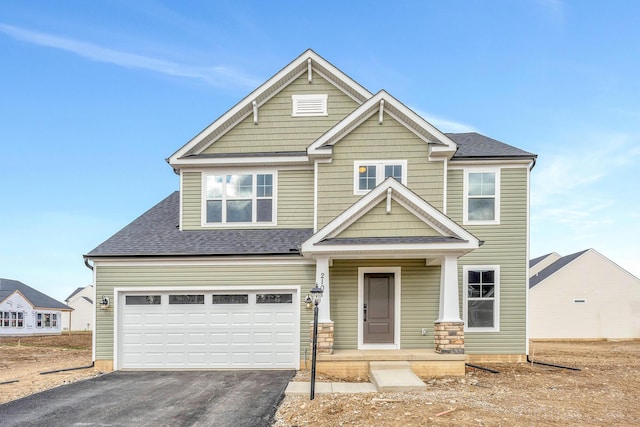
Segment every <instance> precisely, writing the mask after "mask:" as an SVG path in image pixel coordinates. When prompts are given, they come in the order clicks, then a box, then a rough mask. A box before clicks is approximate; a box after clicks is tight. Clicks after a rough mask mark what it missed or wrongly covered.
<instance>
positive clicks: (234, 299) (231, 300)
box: [212, 294, 249, 304]
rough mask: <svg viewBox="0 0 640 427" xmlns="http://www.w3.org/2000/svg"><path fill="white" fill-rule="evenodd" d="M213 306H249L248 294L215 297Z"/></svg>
mask: <svg viewBox="0 0 640 427" xmlns="http://www.w3.org/2000/svg"><path fill="white" fill-rule="evenodd" d="M212 302H213V304H249V295H248V294H240V295H236V294H224V295H216V294H214V295H213V301H212Z"/></svg>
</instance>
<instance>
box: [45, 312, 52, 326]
mask: <svg viewBox="0 0 640 427" xmlns="http://www.w3.org/2000/svg"><path fill="white" fill-rule="evenodd" d="M44 327H45V328H50V327H51V313H45V314H44Z"/></svg>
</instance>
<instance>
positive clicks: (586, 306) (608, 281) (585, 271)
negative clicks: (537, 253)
mask: <svg viewBox="0 0 640 427" xmlns="http://www.w3.org/2000/svg"><path fill="white" fill-rule="evenodd" d="M550 260H551V262H549V261H550ZM540 263H543V264H545V265H546V267H544V268H542V269H539V270H538V269H535V267H536V266H537V265H538V264H540ZM530 271H531V278H530V279H529V335H530V337H531V338H541V339H545V338H546V339H596V338H598V339H599V338H608V339H620V338H640V279H638V278H637V277H635V276H634V275H632V274H631V273H629V272H628V271H626V270H624V269H623V268H621V267H620V266H618V265H617V264H615V263H614V262H613V261H611V260H610V259H609V258H607V257H605V256H604V255H602V254H600V253H599V252H598V251H596V250H595V249H587V250H583V251H580V252H576V253H574V254H571V255H567V256H563V257H562V256H559V255H558V254H556V253H555V252H554V253H553V254H549V255H545V256H543V257H538V258H535V259H533V260H531V270H530Z"/></svg>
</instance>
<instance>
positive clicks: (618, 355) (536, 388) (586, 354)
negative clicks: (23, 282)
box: [0, 334, 640, 427]
mask: <svg viewBox="0 0 640 427" xmlns="http://www.w3.org/2000/svg"><path fill="white" fill-rule="evenodd" d="M531 353H532V356H533V359H534V360H537V361H543V362H548V363H555V364H560V365H564V366H571V367H576V368H580V369H581V370H580V371H570V370H565V369H558V368H552V367H548V366H540V365H530V364H518V365H512V364H511V365H498V364H493V365H489V364H484V365H482V366H485V367H489V368H493V369H496V370H498V371H500V373H499V374H492V373H489V372H486V371H480V370H476V369H471V368H468V369H467V374H466V376H465V377H464V378H440V379H435V380H434V379H429V378H425V379H424V380H425V382H426V383H427V386H428V389H427V391H425V392H411V393H382V394H378V393H372V394H353V395H336V394H332V395H323V394H316V398H315V400H313V401H309V397H308V396H287V397H285V399H284V400H283V402H282V404H281V405H280V408H279V410H278V412H277V414H276V422H275V426H278V427H282V426H287V427H291V426H300V427H301V426H414V425H441V426H459V425H465V426H484V425H487V426H501V425H502V426H512V425H536V426H538V425H547V426H553V425H557V426H561V425H562V426H565V425H581V426H590V425H592V426H596V425H599V426H602V425H615V426H632V425H634V426H635V425H640V405H638V403H637V396H639V395H640V361H639V360H638V357H639V356H640V340H636V341H619V342H613V341H611V342H607V341H594V342H534V343H532V345H531ZM90 364H91V335H90V334H73V335H62V336H56V337H29V338H20V339H18V338H0V404H2V403H5V402H8V401H10V400H13V399H18V398H20V397H23V396H26V395H29V394H32V393H36V392H39V391H42V390H46V389H49V388H53V387H57V386H59V385H62V384H67V383H70V382H73V381H77V380H80V379H84V378H88V377H91V376H95V375H99V373H98V372H96V371H94V370H93V369H81V370H73V371H63V372H58V373H52V374H46V375H41V374H40V373H41V372H45V371H52V370H57V369H65V368H75V367H82V366H87V365H90ZM298 379H300V380H305V379H306V380H308V373H307V372H301V373H300V374H298ZM319 380H325V381H326V380H331V379H330V378H324V377H321V376H319ZM13 381H17V382H13ZM3 383H4V384H3Z"/></svg>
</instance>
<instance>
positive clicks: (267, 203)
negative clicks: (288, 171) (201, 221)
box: [204, 173, 275, 225]
mask: <svg viewBox="0 0 640 427" xmlns="http://www.w3.org/2000/svg"><path fill="white" fill-rule="evenodd" d="M274 176H275V174H274V173H238V174H205V179H204V185H205V189H204V195H205V204H204V210H205V212H204V214H205V224H210V225H215V224H255V223H269V224H271V223H274V222H275V220H274V219H275V203H274V193H275V191H274V189H275V179H274Z"/></svg>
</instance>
